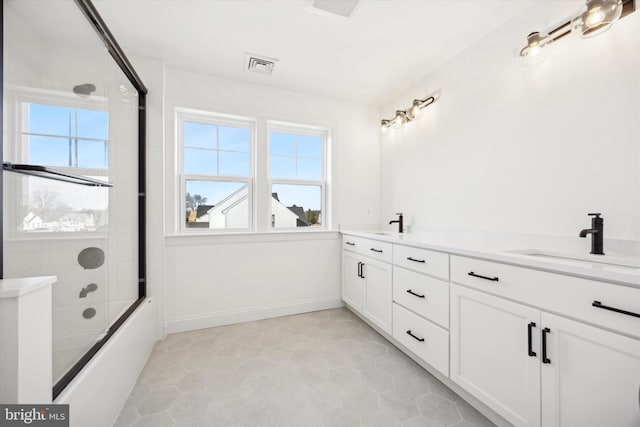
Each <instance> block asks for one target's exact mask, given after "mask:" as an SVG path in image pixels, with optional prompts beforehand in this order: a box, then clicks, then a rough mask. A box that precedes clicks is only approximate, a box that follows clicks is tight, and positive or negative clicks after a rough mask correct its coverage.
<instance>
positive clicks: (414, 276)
mask: <svg viewBox="0 0 640 427" xmlns="http://www.w3.org/2000/svg"><path fill="white" fill-rule="evenodd" d="M393 300H394V301H395V302H397V303H398V304H400V305H402V306H404V307H406V308H408V309H410V310H412V311H413V312H415V313H417V314H419V315H420V316H422V317H425V318H427V319H429V320H431V321H432V322H435V323H437V324H438V325H440V326H442V327H443V328H446V329H449V283H448V282H445V281H442V280H439V279H434V278H433V277H430V276H425V275H424V274H419V273H415V272H413V271H409V270H405V269H404V268H400V267H395V266H394V267H393Z"/></svg>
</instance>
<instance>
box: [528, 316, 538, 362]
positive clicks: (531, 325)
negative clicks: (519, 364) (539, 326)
mask: <svg viewBox="0 0 640 427" xmlns="http://www.w3.org/2000/svg"><path fill="white" fill-rule="evenodd" d="M535 327H536V323H535V322H530V323H529V324H528V325H527V337H528V340H527V345H528V348H529V356H530V357H536V356H537V354H536V352H535V351H533V348H532V345H533V344H532V336H531V331H532V330H533V328H535Z"/></svg>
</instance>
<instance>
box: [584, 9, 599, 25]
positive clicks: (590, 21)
mask: <svg viewBox="0 0 640 427" xmlns="http://www.w3.org/2000/svg"><path fill="white" fill-rule="evenodd" d="M602 21H604V13H603V12H602V11H601V10H600V8H597V10H592V11H589V13H588V14H587V19H585V22H584V23H585V25H586V26H587V27H589V28H593V27H595V26H596V25H598V24H601V23H602Z"/></svg>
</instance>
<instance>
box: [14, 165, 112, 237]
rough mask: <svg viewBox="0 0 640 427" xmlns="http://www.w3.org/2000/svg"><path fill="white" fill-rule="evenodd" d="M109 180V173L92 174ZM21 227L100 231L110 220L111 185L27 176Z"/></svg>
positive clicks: (24, 187) (58, 230) (31, 229)
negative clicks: (107, 186) (109, 187)
mask: <svg viewBox="0 0 640 427" xmlns="http://www.w3.org/2000/svg"><path fill="white" fill-rule="evenodd" d="M92 178H96V179H102V180H105V181H106V180H108V178H107V177H105V176H100V177H98V176H96V177H92ZM23 183H24V185H23V189H24V190H23V191H24V193H23V200H24V206H23V211H22V213H21V217H22V223H21V224H20V225H19V228H20V230H21V231H25V232H30V233H31V232H51V231H56V232H82V231H96V230H97V231H99V230H102V229H105V227H106V226H107V224H108V208H109V189H107V188H100V187H86V186H82V185H74V184H69V183H65V182H60V181H51V180H49V179H40V178H31V177H24V181H23Z"/></svg>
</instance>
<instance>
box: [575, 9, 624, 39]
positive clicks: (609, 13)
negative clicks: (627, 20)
mask: <svg viewBox="0 0 640 427" xmlns="http://www.w3.org/2000/svg"><path fill="white" fill-rule="evenodd" d="M621 14H622V0H587V4H586V5H585V7H584V8H583V9H582V10H581V11H580V14H578V16H577V17H576V18H574V19H573V20H572V21H571V31H572V32H573V33H575V34H577V35H578V36H579V37H581V38H588V37H593V36H597V35H599V34H602V33H604V32H605V31H607V30H608V29H609V28H611V26H612V25H613V23H614V22H616V21H617V20H618V19H619V18H620V15H621Z"/></svg>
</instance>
